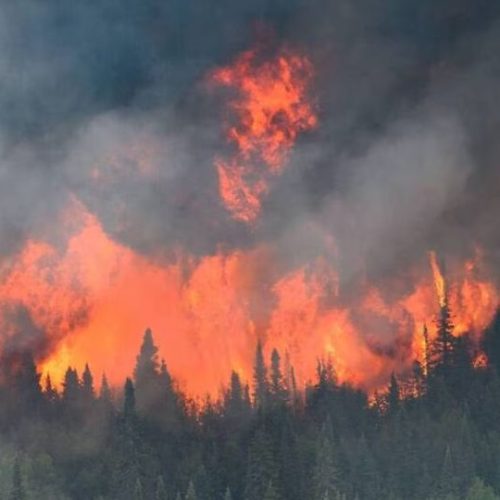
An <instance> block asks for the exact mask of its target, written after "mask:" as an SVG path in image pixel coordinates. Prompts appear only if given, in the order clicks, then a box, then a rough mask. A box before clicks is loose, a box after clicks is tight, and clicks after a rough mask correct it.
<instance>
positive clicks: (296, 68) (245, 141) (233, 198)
mask: <svg viewBox="0 0 500 500" xmlns="http://www.w3.org/2000/svg"><path fill="white" fill-rule="evenodd" d="M311 77H312V66H311V63H310V62H309V60H308V59H307V58H306V57H305V56H303V55H299V54H296V53H293V52H291V51H289V50H282V51H281V52H280V53H279V54H278V55H277V56H276V57H275V58H273V59H271V60H265V59H263V55H262V54H261V53H260V52H259V50H249V51H246V52H244V53H243V54H241V55H240V56H239V57H238V58H237V59H236V60H235V61H234V63H233V64H232V65H231V66H227V67H222V68H219V69H217V70H216V71H214V72H212V73H211V75H210V81H211V82H212V83H213V84H215V85H219V86H223V87H228V88H230V89H233V90H235V91H236V97H235V98H234V99H233V100H232V101H231V102H230V104H229V107H230V110H231V111H232V112H233V114H234V120H235V121H236V124H229V125H228V130H227V138H228V141H229V142H230V143H232V144H234V145H235V147H236V153H235V154H234V156H231V157H218V158H216V160H215V166H216V169H217V173H218V176H219V193H220V196H221V198H222V201H223V203H224V205H225V207H226V208H227V210H228V211H229V212H230V213H231V214H232V216H233V217H234V218H235V219H237V220H241V221H245V222H252V221H254V220H255V219H256V218H257V216H258V215H259V213H260V211H261V200H262V197H263V196H265V195H266V194H267V193H268V192H269V189H270V187H269V182H270V180H271V178H272V177H273V176H276V175H278V174H280V173H281V171H282V170H283V168H284V167H285V164H286V160H287V157H288V155H289V152H290V150H291V149H292V147H293V145H294V143H295V141H296V139H297V136H298V135H299V133H300V132H303V131H306V130H310V129H312V128H314V127H315V126H316V124H317V117H316V114H315V112H314V109H313V106H312V105H311V104H310V102H309V101H308V100H307V92H308V87H309V85H310V80H311Z"/></svg>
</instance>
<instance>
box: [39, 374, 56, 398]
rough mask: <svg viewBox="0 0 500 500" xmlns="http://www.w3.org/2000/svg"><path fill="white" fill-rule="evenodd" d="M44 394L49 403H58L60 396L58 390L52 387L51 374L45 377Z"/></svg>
mask: <svg viewBox="0 0 500 500" xmlns="http://www.w3.org/2000/svg"><path fill="white" fill-rule="evenodd" d="M43 394H44V396H45V399H46V400H47V401H48V402H49V403H53V402H55V401H57V398H58V394H57V391H56V389H55V388H54V386H53V385H52V379H51V378H50V373H47V376H46V377H45V387H44V389H43Z"/></svg>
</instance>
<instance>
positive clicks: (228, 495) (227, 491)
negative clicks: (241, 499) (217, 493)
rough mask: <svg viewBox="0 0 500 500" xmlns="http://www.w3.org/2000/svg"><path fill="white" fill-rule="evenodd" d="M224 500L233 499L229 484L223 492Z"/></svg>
mask: <svg viewBox="0 0 500 500" xmlns="http://www.w3.org/2000/svg"><path fill="white" fill-rule="evenodd" d="M224 500H233V495H231V490H230V489H229V486H228V487H227V488H226V492H225V493H224Z"/></svg>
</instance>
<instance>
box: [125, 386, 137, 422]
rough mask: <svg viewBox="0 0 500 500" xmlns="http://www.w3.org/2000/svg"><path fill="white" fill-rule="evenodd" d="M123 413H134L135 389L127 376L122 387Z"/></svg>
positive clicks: (127, 415)
mask: <svg viewBox="0 0 500 500" xmlns="http://www.w3.org/2000/svg"><path fill="white" fill-rule="evenodd" d="M123 413H124V415H125V417H131V416H133V415H134V414H135V389H134V384H133V382H132V380H131V379H130V378H129V377H127V380H126V381H125V387H124V398H123Z"/></svg>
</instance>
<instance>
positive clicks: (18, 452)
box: [0, 320, 500, 500]
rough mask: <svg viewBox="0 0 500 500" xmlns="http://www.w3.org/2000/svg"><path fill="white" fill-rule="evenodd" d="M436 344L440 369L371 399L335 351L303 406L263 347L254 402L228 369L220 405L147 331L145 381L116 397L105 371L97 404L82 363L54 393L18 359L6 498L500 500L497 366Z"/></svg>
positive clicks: (7, 419) (5, 430)
mask: <svg viewBox="0 0 500 500" xmlns="http://www.w3.org/2000/svg"><path fill="white" fill-rule="evenodd" d="M443 324H448V326H449V323H448V322H447V320H446V321H444V320H443ZM434 347H435V346H434ZM440 349H441V355H440V356H441V358H440V359H441V361H440V362H439V363H441V365H440V364H439V363H438V364H433V365H431V367H430V373H426V372H425V371H424V370H423V369H420V370H417V372H418V373H417V375H415V374H411V373H410V374H408V377H409V378H408V379H404V377H403V376H402V375H399V376H398V377H397V378H396V376H395V375H393V376H392V377H391V380H390V381H388V386H387V391H386V392H385V393H384V394H381V395H380V396H379V397H377V398H376V404H374V405H370V404H368V401H367V396H366V394H364V393H363V392H361V391H359V390H355V389H353V388H352V387H349V386H347V385H341V384H339V383H338V381H337V378H336V375H335V369H334V362H333V361H334V360H331V359H328V360H320V361H319V362H318V372H317V378H316V380H314V381H313V382H312V383H311V384H310V386H309V387H308V388H307V394H306V401H305V403H306V404H305V405H304V404H303V402H302V400H301V398H297V397H295V396H294V395H293V394H294V392H293V390H292V391H291V392H289V389H290V388H291V387H293V383H292V378H293V377H291V374H292V373H293V367H292V368H290V369H288V368H287V373H288V374H290V376H289V377H288V378H287V377H285V376H284V375H283V370H282V366H281V358H280V356H279V353H278V352H277V351H274V352H273V353H272V355H271V364H270V369H269V374H268V372H267V367H266V364H265V361H264V356H263V348H262V345H260V344H259V345H258V346H257V352H256V357H255V365H254V381H255V384H254V385H253V391H254V397H255V406H253V405H252V404H251V402H250V398H249V396H248V394H249V388H248V386H246V385H244V384H243V383H242V380H241V379H240V377H239V376H238V375H237V374H236V373H232V374H231V378H230V380H229V381H228V389H227V390H226V391H224V393H223V397H222V398H221V400H208V401H207V403H206V404H205V405H204V406H203V407H201V406H197V405H196V404H194V403H193V402H190V401H189V400H187V399H185V398H184V397H183V396H182V395H181V394H180V393H178V392H176V391H175V390H174V387H175V381H174V380H173V379H172V378H171V376H170V374H169V372H168V369H167V366H166V364H165V363H164V362H161V361H159V360H158V359H157V352H156V348H155V346H154V342H153V338H152V335H151V332H149V333H147V334H146V335H145V339H144V341H143V346H142V348H141V353H140V355H139V358H138V368H137V370H136V373H135V376H136V377H138V379H140V378H141V377H143V379H142V382H141V383H139V387H136V386H135V384H134V383H133V381H132V380H131V379H127V380H126V383H125V388H124V392H123V397H121V395H119V396H118V397H116V398H114V397H113V393H112V391H111V389H110V387H109V386H108V384H107V381H106V380H105V378H104V379H103V382H102V384H101V389H100V393H99V397H98V398H96V397H95V395H94V393H95V390H94V387H93V377H92V374H91V372H90V369H89V368H88V366H87V367H86V368H85V370H84V372H83V374H82V379H81V381H80V380H79V379H78V374H77V372H76V370H74V369H72V368H69V369H68V370H67V372H66V376H65V378H64V382H63V386H62V394H61V395H59V394H58V392H57V390H56V389H55V388H54V387H53V386H52V382H51V381H50V379H48V380H47V379H46V381H45V388H44V391H43V392H42V391H41V390H40V386H39V376H38V374H37V372H36V369H35V368H34V364H33V363H32V360H31V361H30V357H29V356H25V357H24V361H23V362H22V363H21V365H20V366H23V369H22V373H18V372H14V371H12V373H10V374H9V377H7V378H6V379H5V380H6V382H4V386H2V384H0V403H1V404H0V498H5V499H6V500H10V499H11V498H12V499H16V500H17V499H19V498H24V499H25V500H70V499H71V500H89V499H91V500H98V499H99V500H132V499H133V500H136V499H144V500H145V499H153V500H166V499H173V498H176V500H186V499H187V500H193V499H196V500H212V499H224V500H285V499H286V500H302V499H305V498H307V499H311V500H347V499H352V500H354V499H356V498H358V499H363V500H365V499H366V500H378V499H380V498H387V499H388V500H389V499H394V500H399V499H401V498H404V499H405V500H421V499H433V500H443V499H448V500H453V499H457V500H458V499H461V500H463V499H465V500H477V499H484V500H493V499H495V498H499V492H500V468H499V464H500V403H499V401H500V379H499V377H498V375H497V372H496V369H495V367H494V366H492V367H490V368H483V369H481V370H474V369H473V368H472V367H471V363H470V357H469V355H468V354H467V342H466V341H462V340H460V341H455V340H454V341H453V347H452V349H451V350H450V351H449V352H450V353H451V355H450V357H449V361H450V362H449V364H448V365H447V366H448V369H446V370H442V367H443V366H444V365H443V361H442V353H443V350H442V348H440ZM438 351H439V350H436V349H434V350H433V355H435V353H436V352H438ZM20 359H21V358H20ZM436 359H437V358H436V357H434V358H433V361H436ZM139 366H140V367H141V368H139ZM440 366H441V368H440ZM148 367H149V368H148ZM139 372H141V373H142V374H141V375H139ZM148 373H149V376H151V378H150V379H149V382H148V383H146V379H147V376H146V375H147V374H148ZM285 379H286V380H285ZM151 381H153V382H154V383H153V382H151ZM150 382H151V383H152V384H153V385H148V384H149V383H150ZM6 384H7V385H6ZM155 384H158V385H155ZM148 387H149V389H150V388H151V387H157V388H161V390H159V392H158V393H157V395H156V397H157V398H158V400H157V401H154V399H153V400H149V403H148V404H149V406H148V408H147V409H146V407H143V408H142V410H141V411H138V409H137V404H136V401H137V400H140V399H141V398H142V397H143V396H144V394H142V395H141V394H140V393H141V391H143V390H146V391H148V390H149V389H148ZM408 387H410V388H411V390H408ZM416 387H418V388H419V389H418V390H415V389H414V388H416ZM18 392H20V393H22V395H23V396H22V398H20V400H19V401H13V396H14V395H15V394H17V393H18ZM152 394H153V393H151V392H149V396H148V397H151V395H152ZM144 401H145V399H143V402H144ZM26 408H32V409H33V410H34V411H33V412H26ZM152 411H153V414H152V413H151V412H152ZM156 413H158V415H156ZM16 457H19V458H16ZM21 458H22V460H21ZM164 478H165V479H168V480H166V481H164ZM179 492H182V493H179ZM176 495H177V496H176Z"/></svg>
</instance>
